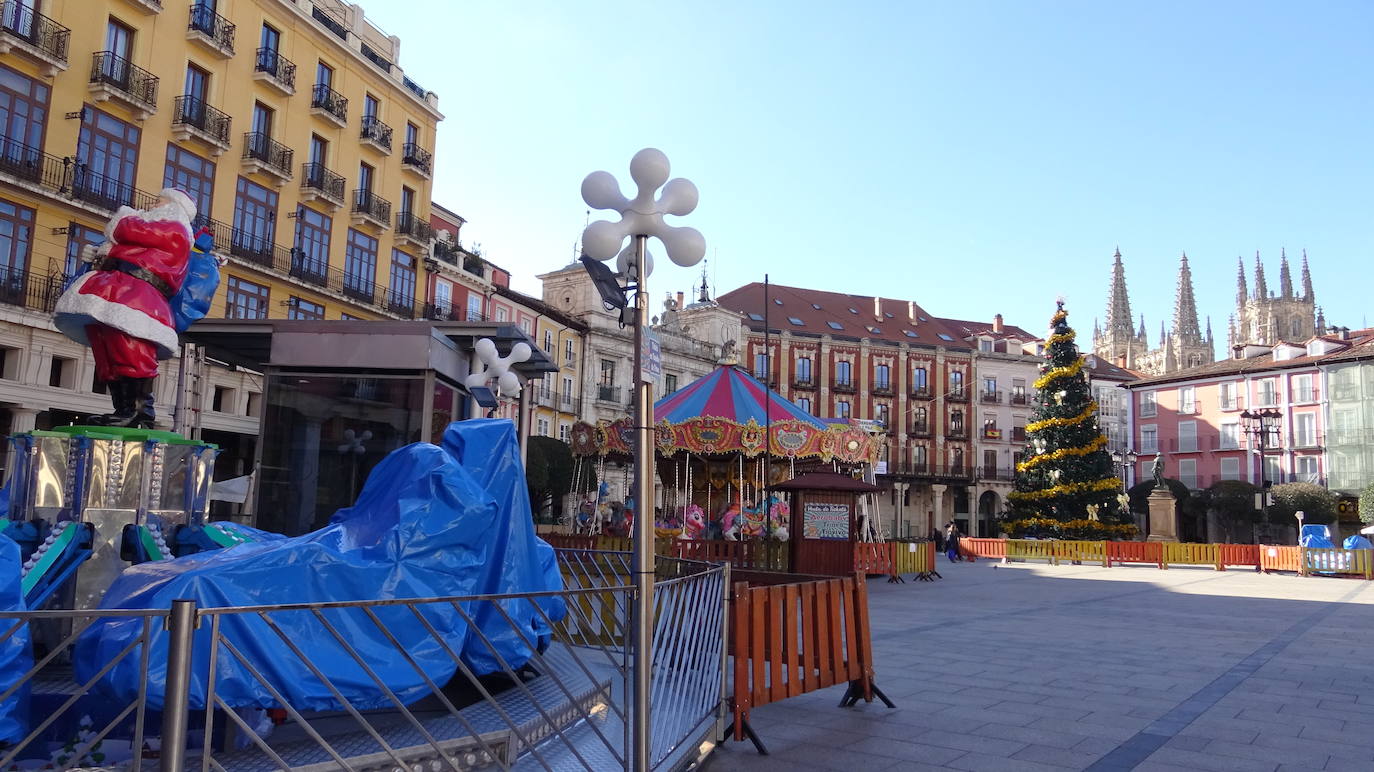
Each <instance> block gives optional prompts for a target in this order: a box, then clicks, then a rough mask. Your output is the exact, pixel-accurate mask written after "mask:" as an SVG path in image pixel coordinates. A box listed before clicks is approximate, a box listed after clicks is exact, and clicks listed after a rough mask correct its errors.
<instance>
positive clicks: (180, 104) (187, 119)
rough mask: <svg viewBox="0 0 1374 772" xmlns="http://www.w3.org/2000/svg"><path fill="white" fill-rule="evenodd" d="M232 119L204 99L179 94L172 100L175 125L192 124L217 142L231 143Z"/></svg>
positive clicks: (191, 125)
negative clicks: (230, 126) (230, 129)
mask: <svg viewBox="0 0 1374 772" xmlns="http://www.w3.org/2000/svg"><path fill="white" fill-rule="evenodd" d="M230 121H231V119H230V117H229V115H228V114H226V113H224V112H221V111H220V110H216V109H215V108H213V107H211V106H210V105H207V104H205V100H203V99H198V98H196V97H193V96H179V97H177V98H176V99H174V100H172V125H173V126H190V127H192V128H194V129H197V130H199V131H201V132H202V133H204V134H206V135H207V136H209V137H210V138H212V139H214V140H215V141H216V142H220V143H223V144H226V145H227V144H229V125H230Z"/></svg>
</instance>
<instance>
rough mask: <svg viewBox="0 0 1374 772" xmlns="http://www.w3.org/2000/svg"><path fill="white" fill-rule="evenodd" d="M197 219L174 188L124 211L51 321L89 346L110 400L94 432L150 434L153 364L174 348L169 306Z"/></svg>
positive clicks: (107, 230) (97, 418)
mask: <svg viewBox="0 0 1374 772" xmlns="http://www.w3.org/2000/svg"><path fill="white" fill-rule="evenodd" d="M195 216H196V205H195V202H194V201H192V199H191V197H190V195H188V194H187V193H186V192H185V191H183V190H178V189H175V188H168V189H166V190H163V191H162V193H161V194H160V195H159V196H158V200H157V205H156V206H155V207H153V208H152V209H149V210H147V211H137V210H134V209H131V208H129V207H121V208H120V209H119V211H118V212H115V216H114V217H113V218H112V219H111V220H110V222H109V224H108V225H106V226H105V242H104V243H103V244H101V245H100V246H99V247H98V248H97V249H96V250H95V255H94V260H93V262H92V266H91V270H90V271H87V272H86V273H84V274H82V275H81V276H79V277H77V278H76V280H75V281H73V282H72V285H71V286H70V287H68V288H67V290H66V291H65V292H63V293H62V297H61V298H59V299H58V301H57V308H56V309H55V311H54V312H53V322H54V323H55V324H56V325H57V329H59V330H61V331H62V333H63V334H65V335H66V336H67V337H69V338H71V339H72V340H74V341H77V342H78V343H82V344H85V345H87V346H90V348H91V353H93V354H94V355H95V368H96V378H97V379H98V380H100V381H101V382H103V383H105V384H106V385H107V386H108V388H109V392H110V397H111V399H112V400H113V402H114V412H113V413H110V414H108V415H103V416H95V417H93V418H91V419H90V420H89V421H88V423H89V424H91V425H93V426H124V427H137V428H152V425H153V418H154V412H153V383H154V379H156V377H157V363H158V360H159V359H167V358H169V357H171V356H172V355H173V354H174V353H176V351H177V348H178V342H177V330H176V328H175V327H174V326H173V324H174V322H173V316H172V309H171V306H170V305H169V301H170V300H171V299H172V298H173V297H175V296H176V295H177V291H178V290H180V289H181V285H182V281H183V280H184V279H185V278H186V270H187V263H188V261H189V259H190V251H191V245H192V242H193V239H192V235H191V221H192V220H193V219H194V218H195Z"/></svg>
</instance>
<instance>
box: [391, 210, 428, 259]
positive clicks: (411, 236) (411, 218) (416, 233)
mask: <svg viewBox="0 0 1374 772" xmlns="http://www.w3.org/2000/svg"><path fill="white" fill-rule="evenodd" d="M433 240H434V229H433V228H431V227H430V225H429V223H427V222H425V221H424V220H422V219H420V218H419V217H416V216H415V215H413V214H411V213H410V212H398V213H397V214H396V241H397V244H398V246H399V245H400V244H401V243H402V242H409V243H411V244H414V245H415V246H417V247H419V248H420V249H426V250H427V249H429V243H430V242H431V241H433Z"/></svg>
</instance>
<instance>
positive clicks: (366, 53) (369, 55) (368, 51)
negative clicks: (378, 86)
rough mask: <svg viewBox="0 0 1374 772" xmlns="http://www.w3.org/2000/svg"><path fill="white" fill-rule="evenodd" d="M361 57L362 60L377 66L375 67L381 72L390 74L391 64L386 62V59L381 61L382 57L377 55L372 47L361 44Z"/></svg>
mask: <svg viewBox="0 0 1374 772" xmlns="http://www.w3.org/2000/svg"><path fill="white" fill-rule="evenodd" d="M362 55H363V58H364V59H366V60H368V61H369V62H372V63H373V64H375V65H377V67H379V68H381V70H382V71H383V72H387V73H389V72H391V62H389V61H387V60H386V59H383V58H382V55H381V54H379V53H377V51H376V50H375V49H373V48H372V46H369V45H368V44H366V43H363V47H362Z"/></svg>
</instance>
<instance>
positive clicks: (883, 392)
mask: <svg viewBox="0 0 1374 772" xmlns="http://www.w3.org/2000/svg"><path fill="white" fill-rule="evenodd" d="M873 396H875V397H890V396H892V382H891V381H887V382H884V383H877V384H874V385H873Z"/></svg>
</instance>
